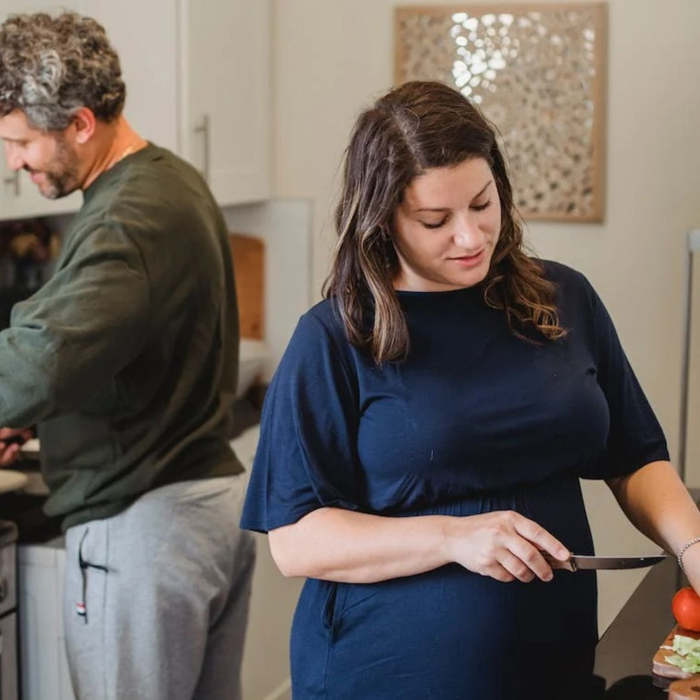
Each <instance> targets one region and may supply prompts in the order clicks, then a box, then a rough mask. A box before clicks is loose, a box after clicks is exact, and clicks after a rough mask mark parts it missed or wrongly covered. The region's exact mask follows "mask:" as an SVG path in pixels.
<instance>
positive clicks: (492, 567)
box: [269, 508, 569, 583]
mask: <svg viewBox="0 0 700 700" xmlns="http://www.w3.org/2000/svg"><path fill="white" fill-rule="evenodd" d="M269 542H270V551H271V552H272V556H273V558H274V560H275V562H276V564H277V566H278V567H279V569H280V571H281V572H282V573H283V574H284V575H285V576H308V577H311V578H320V579H326V580H331V581H345V582H350V583H373V582H375V581H383V580H385V579H390V578H397V577H400V576H410V575H412V574H420V573H423V572H424V571H429V570H431V569H435V568H437V567H439V566H443V565H444V564H449V563H451V562H456V563H458V564H461V565H462V566H464V567H465V568H467V569H469V570H471V571H475V572H477V573H480V574H482V575H485V576H492V577H493V578H496V579H498V580H499V581H513V580H514V579H516V578H517V579H518V580H520V581H531V580H532V579H533V578H534V577H535V576H538V577H539V578H540V579H542V580H544V581H547V580H550V579H551V577H552V570H551V568H550V566H549V564H547V562H546V561H545V560H544V558H543V556H542V554H541V553H540V551H539V550H545V551H547V552H549V553H550V554H551V555H552V556H553V557H555V558H558V559H562V560H564V559H566V558H567V557H568V555H569V552H568V550H567V549H566V548H565V547H564V545H562V543H561V542H559V541H558V540H557V539H555V538H554V537H553V536H552V535H551V534H549V533H548V532H547V531H546V530H545V529H544V528H542V527H541V526H539V525H538V524H537V523H535V522H533V521H532V520H529V519H527V518H525V517H524V516H522V515H520V514H518V513H514V512H512V511H495V512H492V513H484V514H481V515H471V516H465V517H453V516H444V515H423V516H414V517H385V516H379V515H368V514H365V513H357V512H354V511H348V510H342V509H339V508H319V509H318V510H314V511H312V512H311V513H309V514H307V515H305V516H304V517H303V518H301V519H300V520H299V521H297V522H296V523H294V524H292V525H285V526H284V527H280V528H277V529H275V530H271V531H270V533H269Z"/></svg>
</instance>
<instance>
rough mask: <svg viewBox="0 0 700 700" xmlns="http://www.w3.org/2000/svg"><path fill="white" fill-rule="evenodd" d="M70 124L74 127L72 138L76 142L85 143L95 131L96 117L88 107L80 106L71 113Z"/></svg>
mask: <svg viewBox="0 0 700 700" xmlns="http://www.w3.org/2000/svg"><path fill="white" fill-rule="evenodd" d="M71 126H73V127H74V128H75V133H74V137H73V138H74V139H75V143H76V144H80V145H84V144H86V143H87V142H88V141H89V140H90V139H91V138H92V136H93V134H94V133H95V127H96V126H97V119H96V118H95V115H94V114H93V112H92V110H91V109H90V108H89V107H81V108H80V109H79V110H78V111H77V112H75V114H74V115H73V121H72V123H71Z"/></svg>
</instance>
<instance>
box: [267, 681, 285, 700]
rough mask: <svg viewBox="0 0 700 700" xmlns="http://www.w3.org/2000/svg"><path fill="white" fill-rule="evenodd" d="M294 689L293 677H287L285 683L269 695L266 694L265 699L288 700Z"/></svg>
mask: <svg viewBox="0 0 700 700" xmlns="http://www.w3.org/2000/svg"><path fill="white" fill-rule="evenodd" d="M291 689H292V679H291V678H287V679H286V680H285V681H284V682H283V683H280V684H279V685H278V686H277V687H276V688H275V689H274V690H273V691H272V692H271V693H270V694H269V695H266V696H265V697H264V698H263V700H286V698H291V697H292V695H291V693H289V691H290V690H291Z"/></svg>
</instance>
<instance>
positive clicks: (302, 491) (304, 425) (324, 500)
mask: <svg viewBox="0 0 700 700" xmlns="http://www.w3.org/2000/svg"><path fill="white" fill-rule="evenodd" d="M319 306H323V308H325V309H326V310H328V308H329V307H328V302H322V304H321V305H319ZM316 308H318V307H316ZM345 342H346V341H345V340H344V337H343V336H342V335H339V332H338V331H337V329H336V332H335V333H334V329H333V328H329V327H328V324H327V323H326V322H325V320H323V321H322V320H320V319H319V318H318V317H317V316H316V315H315V312H314V310H313V309H312V310H311V311H310V312H308V313H307V314H305V315H304V316H302V317H301V319H300V320H299V323H298V325H297V327H296V330H295V331H294V334H293V336H292V338H291V340H290V342H289V345H288V346H287V349H286V351H285V353H284V356H283V358H282V360H281V362H280V364H279V367H278V368H277V371H276V373H275V375H274V377H273V379H272V382H271V383H270V386H269V388H268V391H267V394H266V396H265V402H264V405H263V412H262V418H261V425H260V440H259V443H258V449H257V453H256V455H255V460H254V462H253V469H252V474H251V477H250V483H249V485H248V491H247V493H246V500H245V505H244V509H243V515H242V518H241V527H243V528H245V529H249V530H257V531H259V532H267V531H269V530H272V529H274V528H277V527H281V526H283V525H289V524H291V523H294V522H296V521H297V520H299V519H300V518H301V517H302V516H304V515H306V514H307V513H309V512H311V511H313V510H315V509H317V508H320V507H323V506H334V507H339V508H346V509H350V510H357V509H358V506H357V505H356V503H357V499H356V498H354V497H353V494H354V493H355V492H356V490H357V489H358V484H357V479H356V478H355V477H356V469H355V465H356V464H357V459H356V447H355V446H356V442H357V441H356V434H357V422H358V421H357V408H356V407H357V388H356V381H354V379H353V374H352V368H351V364H350V362H349V360H348V359H347V358H348V351H347V347H343V343H345Z"/></svg>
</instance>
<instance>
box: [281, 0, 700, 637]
mask: <svg viewBox="0 0 700 700" xmlns="http://www.w3.org/2000/svg"><path fill="white" fill-rule="evenodd" d="M274 2H275V6H274V33H273V67H274V71H273V72H274V79H275V85H274V95H275V101H276V104H275V105H274V119H275V123H274V145H273V148H274V153H275V158H276V170H275V182H274V184H275V193H276V195H277V196H280V197H300V198H310V199H311V200H312V201H313V203H314V221H313V280H314V284H313V288H314V294H315V296H316V297H318V296H319V290H320V286H321V282H322V280H323V279H324V277H325V275H326V273H327V271H328V262H329V259H330V256H329V253H330V250H331V249H332V246H333V242H334V234H333V231H332V209H333V206H334V201H333V200H334V194H335V192H336V190H337V185H338V180H339V163H340V160H341V156H342V152H343V149H344V148H345V145H346V142H347V138H348V134H349V131H350V128H351V126H352V123H353V121H354V119H355V117H356V116H357V114H358V113H359V111H360V110H361V109H362V108H364V107H366V106H367V105H368V104H369V103H370V102H371V101H372V100H373V99H374V98H376V97H377V96H378V95H380V94H382V93H383V92H384V91H385V90H386V89H387V88H388V87H389V86H390V85H391V82H392V75H393V8H394V6H395V5H396V4H397V3H396V2H395V1H394V0H333V1H332V2H328V1H327V0H274ZM420 4H423V5H426V4H445V3H444V2H441V1H440V0H437V1H435V0H434V1H433V2H431V1H430V0H421V3H420ZM480 4H485V3H484V0H482V1H481V2H480ZM609 9H610V12H609V66H608V71H609V72H608V84H609V87H608V124H607V130H608V139H607V154H608V157H607V161H608V168H607V182H608V185H607V216H606V219H605V222H604V223H603V224H595V225H594V224H586V225H583V224H568V225H567V224H561V223H533V224H532V225H530V227H529V240H530V242H531V243H532V244H533V245H534V247H535V249H536V250H537V252H538V253H539V254H540V255H541V256H543V257H550V258H554V259H557V260H560V261H562V262H565V263H568V264H570V265H572V266H574V267H576V268H578V269H580V270H582V271H583V272H584V273H585V274H586V275H587V276H588V277H589V278H590V280H591V281H592V282H593V284H594V285H595V287H596V288H597V290H598V292H599V293H600V295H601V296H602V298H603V299H604V300H605V302H606V304H607V306H608V308H609V310H610V313H611V315H612V317H613V319H614V320H615V322H616V324H617V327H618V331H619V333H620V336H621V338H622V341H623V344H624V346H625V348H626V349H627V352H628V355H629V357H630V360H631V362H632V364H633V366H634V367H635V369H636V371H637V374H638V376H639V378H640V381H641V383H642V385H643V386H644V387H645V389H646V391H647V393H648V396H649V398H650V401H651V403H652V404H653V406H654V407H655V409H656V411H657V414H658V416H659V419H660V421H661V423H662V424H663V426H664V428H665V430H666V432H667V436H668V439H669V443H670V447H671V449H672V451H673V453H675V451H676V448H677V435H678V413H679V408H678V406H679V382H680V357H681V317H682V296H681V295H682V284H683V283H682V278H683V269H684V268H683V265H684V259H683V250H684V248H683V238H684V235H685V232H686V230H687V229H689V228H691V227H692V226H699V225H700V135H699V133H698V131H699V128H700V90H698V88H697V85H698V75H700V51H698V29H697V28H698V26H700V2H698V1H697V0H610V2H609ZM689 472H690V473H691V474H692V479H693V483H695V484H697V485H700V465H697V467H696V468H695V469H694V470H689ZM585 494H586V500H587V504H588V506H589V512H590V514H591V520H592V526H593V529H594V535H595V536H596V540H597V544H598V548H599V551H601V552H625V551H629V552H634V551H636V552H639V551H644V550H647V549H649V547H650V545H649V543H648V542H645V541H644V539H643V538H641V536H639V535H637V533H636V532H634V531H633V530H632V529H631V526H629V525H628V524H627V523H626V521H624V519H623V518H622V516H621V515H619V513H618V512H617V507H616V505H615V504H614V502H613V500H612V498H611V497H610V495H609V493H608V492H607V489H606V488H605V487H604V486H601V484H598V483H593V484H591V483H587V484H586V485H585ZM640 576H641V573H640V572H632V573H617V572H616V573H614V574H608V575H607V576H602V577H601V579H600V581H601V604H600V621H601V628H602V629H604V628H605V626H607V624H608V622H609V621H610V619H612V617H613V616H614V614H615V613H616V611H617V610H618V609H619V607H620V605H621V604H622V603H623V602H624V600H625V599H626V598H627V596H628V595H629V593H630V592H631V590H632V588H633V587H634V585H636V583H637V582H638V581H639V579H640Z"/></svg>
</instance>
